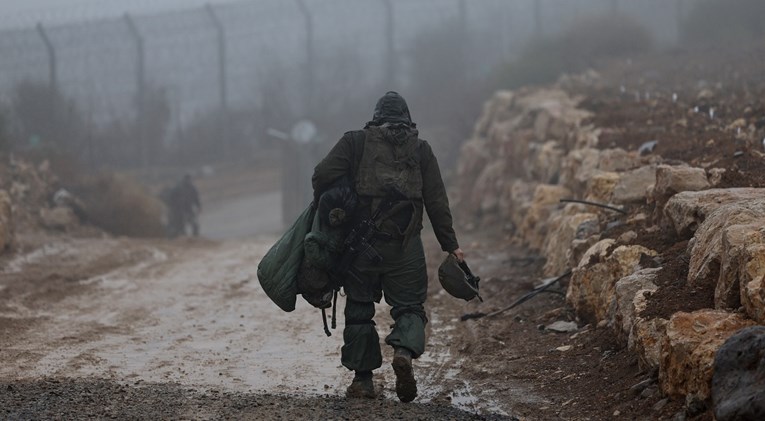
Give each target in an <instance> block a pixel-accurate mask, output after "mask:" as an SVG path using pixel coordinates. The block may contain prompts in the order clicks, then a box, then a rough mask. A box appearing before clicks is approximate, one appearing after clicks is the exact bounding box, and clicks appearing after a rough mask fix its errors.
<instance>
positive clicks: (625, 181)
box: [613, 165, 656, 203]
mask: <svg viewBox="0 0 765 421" xmlns="http://www.w3.org/2000/svg"><path fill="white" fill-rule="evenodd" d="M654 183H656V166H654V165H648V166H645V167H640V168H638V169H636V170H632V171H628V172H625V173H623V174H621V177H620V178H619V182H618V183H617V184H616V187H615V188H614V195H613V201H614V203H638V202H645V200H646V197H647V191H648V188H649V187H650V186H652V185H653V184H654Z"/></svg>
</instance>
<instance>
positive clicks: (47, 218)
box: [40, 207, 79, 230]
mask: <svg viewBox="0 0 765 421" xmlns="http://www.w3.org/2000/svg"><path fill="white" fill-rule="evenodd" d="M40 218H41V219H42V223H43V225H45V226H46V227H47V228H51V229H60V230H66V229H69V228H72V227H74V226H76V225H77V224H79V219H77V215H75V214H74V211H73V210H72V209H71V208H66V207H58V208H53V209H46V208H42V209H40Z"/></svg>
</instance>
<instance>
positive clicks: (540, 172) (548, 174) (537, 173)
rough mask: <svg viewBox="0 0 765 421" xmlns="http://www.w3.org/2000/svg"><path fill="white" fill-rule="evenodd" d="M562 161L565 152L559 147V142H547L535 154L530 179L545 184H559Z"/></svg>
mask: <svg viewBox="0 0 765 421" xmlns="http://www.w3.org/2000/svg"><path fill="white" fill-rule="evenodd" d="M562 160H563V150H561V149H560V148H559V147H558V142H553V141H550V142H546V143H545V144H543V145H542V146H541V147H540V148H539V150H538V151H537V152H536V154H534V160H533V161H532V162H531V168H530V169H529V170H530V171H529V173H530V174H529V175H530V178H531V179H532V180H537V181H540V182H542V183H543V184H555V183H557V182H558V179H559V178H560V166H561V161H562Z"/></svg>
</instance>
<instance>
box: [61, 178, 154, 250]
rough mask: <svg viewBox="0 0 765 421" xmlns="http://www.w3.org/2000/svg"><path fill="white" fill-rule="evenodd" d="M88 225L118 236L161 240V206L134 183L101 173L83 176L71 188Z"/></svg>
mask: <svg viewBox="0 0 765 421" xmlns="http://www.w3.org/2000/svg"><path fill="white" fill-rule="evenodd" d="M72 189H73V190H74V192H75V193H76V195H77V196H78V197H79V198H80V199H81V200H82V202H83V203H84V205H85V208H86V212H87V214H88V222H89V223H91V224H93V225H95V226H97V227H99V228H101V229H103V230H105V231H107V232H110V233H112V234H115V235H124V236H130V237H162V236H163V235H164V228H163V225H162V215H163V212H164V205H163V204H162V202H161V201H160V200H159V199H158V198H157V197H154V196H152V195H150V194H149V193H148V192H146V191H145V190H144V189H143V187H141V186H140V185H139V184H137V183H136V182H134V181H132V180H131V179H129V178H127V177H124V176H120V175H116V174H107V173H102V174H98V175H90V176H83V177H81V178H80V179H79V181H78V182H77V183H76V185H75V186H73V187H72Z"/></svg>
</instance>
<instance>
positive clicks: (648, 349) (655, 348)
mask: <svg viewBox="0 0 765 421" xmlns="http://www.w3.org/2000/svg"><path fill="white" fill-rule="evenodd" d="M639 297H642V295H635V298H636V299H638V298H639ZM667 322H668V321H667V320H666V319H662V318H655V319H646V318H643V317H635V319H634V321H633V324H632V331H630V337H629V341H630V349H634V350H635V352H636V353H637V356H638V363H639V365H640V367H641V368H642V369H644V370H654V369H657V368H659V363H660V360H661V344H662V342H663V341H664V336H665V335H666V334H667V332H666V327H667Z"/></svg>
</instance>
